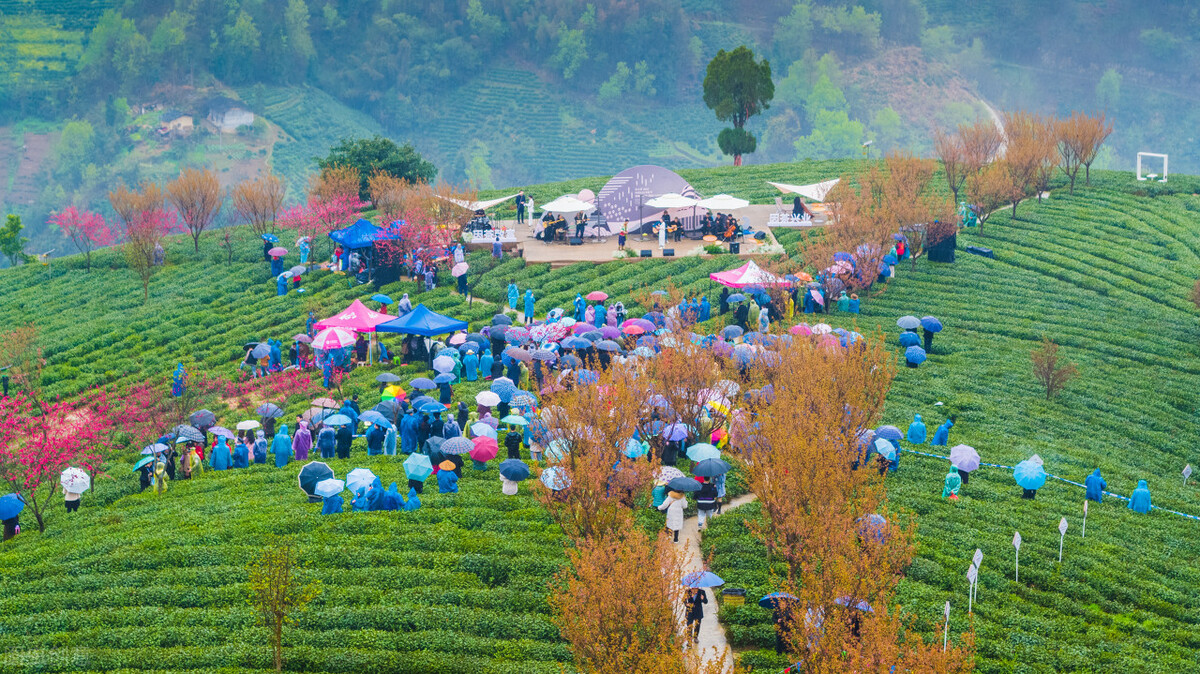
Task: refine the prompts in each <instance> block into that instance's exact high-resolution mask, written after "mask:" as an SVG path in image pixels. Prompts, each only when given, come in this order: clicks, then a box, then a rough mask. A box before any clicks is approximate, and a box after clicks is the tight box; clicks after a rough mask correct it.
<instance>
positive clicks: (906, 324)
mask: <svg viewBox="0 0 1200 674" xmlns="http://www.w3.org/2000/svg"><path fill="white" fill-rule="evenodd" d="M896 325H898V326H900V327H901V328H903V329H904V330H916V329H917V328H919V327H921V320H920V319H919V318H917V317H916V316H901V317H900V318H898V319H896Z"/></svg>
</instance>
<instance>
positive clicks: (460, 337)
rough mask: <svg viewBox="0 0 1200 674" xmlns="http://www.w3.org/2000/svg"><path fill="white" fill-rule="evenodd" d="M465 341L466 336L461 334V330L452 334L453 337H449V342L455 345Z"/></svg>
mask: <svg viewBox="0 0 1200 674" xmlns="http://www.w3.org/2000/svg"><path fill="white" fill-rule="evenodd" d="M466 341H467V336H466V335H464V334H463V333H461V332H460V333H458V334H457V335H454V336H453V337H451V338H450V343H451V344H454V345H456V346H457V345H459V344H462V343H464V342H466Z"/></svg>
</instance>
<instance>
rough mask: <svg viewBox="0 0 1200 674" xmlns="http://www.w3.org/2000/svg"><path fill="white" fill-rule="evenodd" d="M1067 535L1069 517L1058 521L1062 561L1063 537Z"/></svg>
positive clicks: (1059, 558)
mask: <svg viewBox="0 0 1200 674" xmlns="http://www.w3.org/2000/svg"><path fill="white" fill-rule="evenodd" d="M1066 537H1067V518H1065V517H1064V518H1062V519H1061V520H1059V522H1058V561H1059V563H1060V564H1061V563H1062V553H1063V539H1064V538H1066Z"/></svg>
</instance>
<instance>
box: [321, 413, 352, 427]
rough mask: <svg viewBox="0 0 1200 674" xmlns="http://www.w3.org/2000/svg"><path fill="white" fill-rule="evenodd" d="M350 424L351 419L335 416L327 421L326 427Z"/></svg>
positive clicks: (342, 415) (339, 415) (343, 415)
mask: <svg viewBox="0 0 1200 674" xmlns="http://www.w3.org/2000/svg"><path fill="white" fill-rule="evenodd" d="M348 423H350V417H348V416H346V415H345V414H335V415H333V416H331V417H329V418H328V419H326V420H325V425H326V426H342V425H345V424H348Z"/></svg>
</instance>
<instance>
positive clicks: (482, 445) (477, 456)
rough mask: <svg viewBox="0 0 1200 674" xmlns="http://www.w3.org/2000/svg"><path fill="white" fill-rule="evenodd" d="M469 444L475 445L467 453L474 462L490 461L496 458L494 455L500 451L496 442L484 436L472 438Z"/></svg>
mask: <svg viewBox="0 0 1200 674" xmlns="http://www.w3.org/2000/svg"><path fill="white" fill-rule="evenodd" d="M471 442H473V443H475V449H472V450H471V451H470V452H468V453H469V454H470V455H471V458H472V459H474V460H476V461H491V460H492V459H494V458H496V454H497V453H499V451H500V446H499V445H498V444H497V443H496V440H495V439H493V438H489V437H487V436H486V435H483V436H480V437H477V438H474V439H473V440H471Z"/></svg>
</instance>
